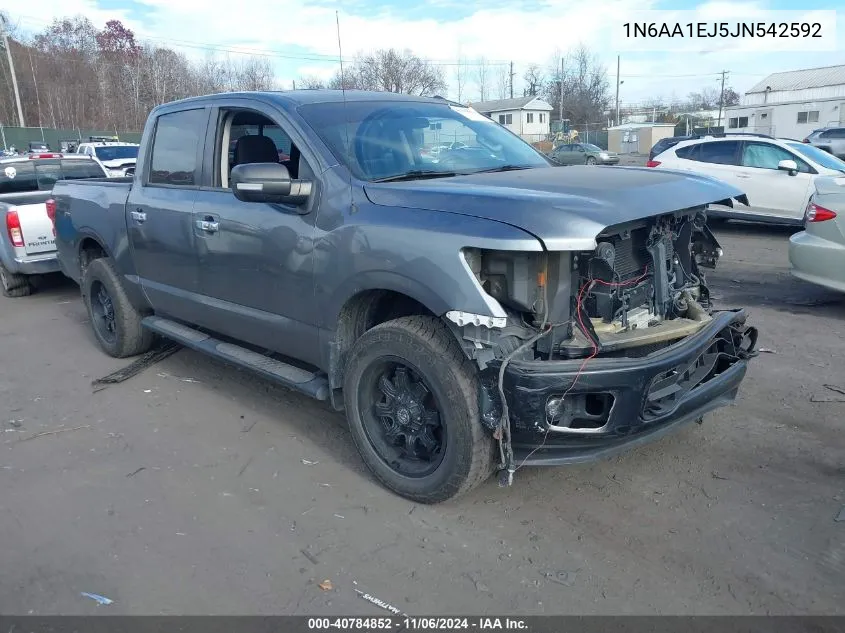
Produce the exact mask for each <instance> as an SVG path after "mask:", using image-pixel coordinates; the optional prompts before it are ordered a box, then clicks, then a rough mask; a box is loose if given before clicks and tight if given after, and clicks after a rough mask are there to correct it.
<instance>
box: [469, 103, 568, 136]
mask: <svg viewBox="0 0 845 633" xmlns="http://www.w3.org/2000/svg"><path fill="white" fill-rule="evenodd" d="M470 107H471V108H472V109H473V110H475V111H476V112H479V113H481V114H483V115H484V116H487V117H490V118H491V119H493V120H494V121H496V122H497V123H499V124H501V125H503V126H504V127H506V128H508V129H509V130H510V131H511V132H513V133H514V134H518V135H519V136H521V137H522V138H524V139H525V140H527V141H540V140H544V139H545V138H546V137H547V136H548V134H549V131H550V129H551V128H550V121H549V118H550V115H551V112H552V111H553V110H554V108H553V107H552V106H551V105H549V104H548V103H546V102H545V101H543V100H542V99H540V97H518V98H515V99H498V100H496V101H478V102H477V103H470Z"/></svg>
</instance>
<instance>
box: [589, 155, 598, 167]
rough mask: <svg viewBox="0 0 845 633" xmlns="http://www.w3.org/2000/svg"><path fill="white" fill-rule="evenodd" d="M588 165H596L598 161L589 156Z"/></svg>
mask: <svg viewBox="0 0 845 633" xmlns="http://www.w3.org/2000/svg"><path fill="white" fill-rule="evenodd" d="M587 164H588V165H595V164H596V159H595V158H593V157H592V156H587Z"/></svg>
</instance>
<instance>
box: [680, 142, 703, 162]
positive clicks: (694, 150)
mask: <svg viewBox="0 0 845 633" xmlns="http://www.w3.org/2000/svg"><path fill="white" fill-rule="evenodd" d="M699 147H701V145H687V146H686V147H679V148H678V149H676V150H675V156H677V157H678V158H685V159H686V160H698V148H699Z"/></svg>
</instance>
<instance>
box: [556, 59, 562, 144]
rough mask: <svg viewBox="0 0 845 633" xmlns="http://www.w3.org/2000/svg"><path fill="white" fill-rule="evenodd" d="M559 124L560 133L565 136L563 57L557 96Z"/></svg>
mask: <svg viewBox="0 0 845 633" xmlns="http://www.w3.org/2000/svg"><path fill="white" fill-rule="evenodd" d="M557 97H558V98H557V108H558V114H557V124H558V131H559V132H560V133H561V134H563V56H561V58H560V94H558V96H557Z"/></svg>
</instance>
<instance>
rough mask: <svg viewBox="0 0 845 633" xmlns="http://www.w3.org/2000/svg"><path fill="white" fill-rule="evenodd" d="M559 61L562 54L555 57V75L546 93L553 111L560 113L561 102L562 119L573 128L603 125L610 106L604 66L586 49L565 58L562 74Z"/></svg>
mask: <svg viewBox="0 0 845 633" xmlns="http://www.w3.org/2000/svg"><path fill="white" fill-rule="evenodd" d="M560 58H561V55H559V54H558V55H556V56H555V58H554V59H555V61H554V68H555V71H554V72H553V73H552V75H551V78H550V80H549V81H547V82H546V87H545V90H544V93H545V95H546V99H547V100H548V101H549V103H551V104H552V105H553V106H554V108H555V110H554V111H555V112H558V111H559V107H560V104H561V100H562V101H563V117H564V118H565V119H569V120H570V121H572V123H573V124H579V123H592V122H598V121H604V120H605V116H604V115H605V112H607V111H608V109H609V107H610V103H611V95H610V86H609V84H608V81H607V69H606V68H605V66H604V65H603V64H602V63H601V62H600V61H599V59H598V57H597V56H596V55H595V54H593V53H592V52H591V51H590V49H589V48H587V47H586V46H584V45H581V46H578V47H577V48H575V49H573V50H571V51H569V52H568V53H567V54H566V55H565V56H564V64H563V66H564V68H563V70H561V68H560Z"/></svg>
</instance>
